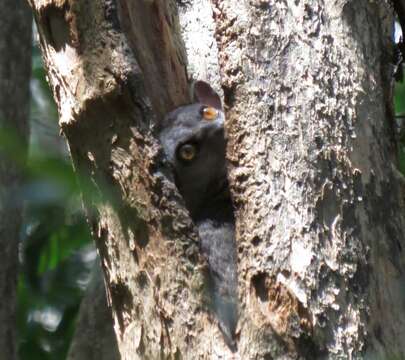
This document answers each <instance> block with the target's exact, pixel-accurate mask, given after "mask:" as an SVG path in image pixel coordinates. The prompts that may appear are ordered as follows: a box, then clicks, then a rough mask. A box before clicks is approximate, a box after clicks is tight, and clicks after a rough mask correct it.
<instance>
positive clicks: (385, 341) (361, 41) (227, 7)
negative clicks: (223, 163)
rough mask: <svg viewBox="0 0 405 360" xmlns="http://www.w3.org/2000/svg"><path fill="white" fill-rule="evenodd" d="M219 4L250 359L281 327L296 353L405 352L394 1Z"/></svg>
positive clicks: (267, 350)
mask: <svg viewBox="0 0 405 360" xmlns="http://www.w3.org/2000/svg"><path fill="white" fill-rule="evenodd" d="M214 3H215V6H216V10H215V14H216V22H217V37H218V42H219V54H220V59H221V64H220V65H221V70H222V83H223V85H224V89H225V90H224V92H225V100H226V102H227V104H228V106H229V111H228V112H227V120H228V125H229V126H228V129H229V133H230V139H231V143H230V151H229V154H230V160H231V163H232V171H231V174H230V176H231V179H232V181H231V183H232V184H233V192H234V199H235V202H236V203H237V204H238V206H237V208H238V216H237V218H238V219H239V223H238V239H239V254H240V258H239V271H240V273H239V284H240V298H241V300H242V304H243V310H242V316H243V319H242V321H241V324H243V325H242V329H241V332H242V334H243V336H242V337H241V341H240V343H239V351H240V353H241V354H242V358H249V359H250V358H255V356H259V357H266V356H271V358H274V357H277V356H280V355H279V354H280V352H279V351H280V348H279V347H278V349H277V351H275V350H274V348H272V342H271V341H268V342H267V344H263V343H260V344H257V342H256V343H255V346H252V339H257V338H258V337H261V338H271V337H273V338H274V337H276V338H277V337H278V338H279V339H281V342H282V343H284V344H285V353H288V356H289V357H297V356H303V357H306V358H315V357H322V358H323V357H326V358H349V357H353V358H359V357H362V356H366V357H367V358H378V359H383V358H389V357H390V356H391V357H392V356H395V357H396V358H402V357H403V356H404V351H405V347H404V342H403V341H402V339H403V336H402V334H404V331H405V322H404V319H405V318H404V310H405V309H404V291H403V290H404V285H403V284H404V274H403V269H404V268H403V266H404V256H403V252H402V249H403V246H404V222H403V216H402V209H401V207H400V201H399V200H400V197H401V196H400V189H399V184H398V180H397V179H396V177H395V176H394V175H395V172H394V170H393V167H395V153H396V151H395V145H394V143H393V135H394V133H393V128H392V124H393V113H392V105H391V101H392V99H391V83H392V81H391V78H392V64H391V59H392V54H393V49H392V46H393V45H392V39H391V31H392V21H393V19H392V15H393V14H392V11H391V7H390V6H389V4H387V3H384V2H378V3H371V2H369V1H358V0H356V1H315V2H314V1H300V2H294V1H281V2H280V1H250V2H249V5H248V3H246V2H240V1H237V0H235V1H233V0H231V1H214ZM283 353H284V352H283ZM285 353H284V354H285ZM365 354H366V355H365Z"/></svg>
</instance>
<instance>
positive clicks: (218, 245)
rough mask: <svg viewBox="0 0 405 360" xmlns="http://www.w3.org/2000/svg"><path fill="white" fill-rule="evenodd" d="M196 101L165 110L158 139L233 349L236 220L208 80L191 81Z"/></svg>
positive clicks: (218, 109) (220, 116) (216, 101)
mask: <svg viewBox="0 0 405 360" xmlns="http://www.w3.org/2000/svg"><path fill="white" fill-rule="evenodd" d="M194 97H195V99H196V101H197V102H196V103H194V104H191V105H187V106H182V107H179V108H177V109H175V110H174V111H172V112H170V113H169V114H168V115H167V116H166V117H165V119H164V121H163V123H162V127H161V129H160V136H159V137H160V141H161V143H162V146H163V149H164V151H165V154H166V157H167V159H168V160H169V162H170V163H171V165H172V167H173V171H174V176H175V182H176V186H177V188H178V189H179V191H180V193H181V195H182V196H183V198H184V201H185V204H186V207H187V209H188V210H189V212H190V215H191V218H192V219H193V221H194V223H195V224H196V226H197V228H198V233H199V237H200V240H201V243H200V248H201V252H202V254H203V255H204V256H205V257H206V259H207V262H208V266H209V274H210V276H209V278H210V284H209V286H208V289H209V292H210V295H211V296H210V298H211V299H212V301H211V304H210V305H211V308H212V311H213V312H214V314H215V315H216V317H217V319H218V322H219V327H220V329H221V331H222V333H223V335H224V338H225V341H226V343H227V344H228V346H229V347H230V348H231V349H232V350H234V349H235V341H234V336H235V327H236V322H237V273H236V270H237V269H236V246H235V226H234V224H235V220H234V214H233V208H232V202H231V198H230V193H229V187H228V181H227V171H226V160H225V152H226V141H225V136H224V119H225V118H224V113H223V111H222V105H221V99H220V97H219V95H218V94H217V93H216V92H215V91H214V90H213V89H212V88H211V86H210V85H209V84H207V83H206V82H203V81H197V82H196V83H195V84H194Z"/></svg>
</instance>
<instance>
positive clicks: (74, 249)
mask: <svg viewBox="0 0 405 360" xmlns="http://www.w3.org/2000/svg"><path fill="white" fill-rule="evenodd" d="M32 64H33V69H32V79H31V94H32V101H31V120H30V126H31V141H30V152H29V157H28V161H27V165H26V166H24V169H23V171H24V173H25V183H24V184H23V186H22V188H21V192H20V196H21V197H22V198H23V199H24V201H25V204H26V207H25V213H24V218H25V220H24V224H23V227H22V230H21V251H20V254H21V267H20V270H21V271H20V275H19V283H18V319H17V322H18V333H19V356H20V359H22V360H36V359H38V360H39V359H41V360H48V359H49V360H50V359H55V360H56V359H57V360H61V359H64V358H66V353H67V350H68V347H69V344H70V340H71V338H72V335H73V333H74V321H75V318H76V316H77V313H78V309H79V305H80V301H81V298H82V296H83V292H84V289H85V287H86V285H87V283H88V280H89V274H90V271H91V269H92V267H93V264H94V260H95V257H96V253H95V250H94V247H93V246H92V245H90V234H89V230H88V226H87V224H86V221H85V217H84V214H83V211H82V210H81V206H80V195H79V187H78V185H77V181H76V177H75V174H74V172H73V168H72V165H71V163H70V160H69V158H68V154H67V150H66V145H65V144H64V142H65V140H64V139H62V138H61V137H60V136H59V134H58V131H59V130H58V124H57V121H58V119H57V110H56V108H55V105H54V103H53V99H52V96H51V92H50V90H49V87H48V84H47V82H46V79H45V71H44V68H43V66H42V61H41V57H40V53H39V50H38V48H37V47H33V61H32ZM0 143H1V147H2V148H1V150H2V151H3V152H4V153H6V154H9V156H10V157H12V159H13V160H14V161H15V162H16V163H17V164H23V162H22V161H21V160H22V159H23V157H22V156H23V155H22V154H21V150H20V149H21V147H19V142H18V139H17V138H16V137H15V136H14V135H13V133H12V132H10V131H3V132H2V133H0Z"/></svg>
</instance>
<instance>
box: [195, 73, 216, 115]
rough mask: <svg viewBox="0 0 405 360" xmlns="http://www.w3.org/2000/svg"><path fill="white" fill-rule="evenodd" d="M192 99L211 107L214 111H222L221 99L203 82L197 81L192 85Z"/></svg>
mask: <svg viewBox="0 0 405 360" xmlns="http://www.w3.org/2000/svg"><path fill="white" fill-rule="evenodd" d="M193 93H194V98H195V99H196V100H197V102H199V103H201V104H204V105H208V106H212V107H213V108H215V109H218V110H222V104H221V98H220V97H219V95H218V94H217V93H216V92H215V90H214V89H213V88H212V87H211V86H210V85H209V84H208V83H206V82H205V81H201V80H198V81H196V82H195V83H194V91H193Z"/></svg>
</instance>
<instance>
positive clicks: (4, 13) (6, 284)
mask: <svg viewBox="0 0 405 360" xmlns="http://www.w3.org/2000/svg"><path fill="white" fill-rule="evenodd" d="M0 8H1V12H0V31H1V34H2V35H1V36H0V54H1V56H0V132H1V136H2V137H4V138H5V140H8V141H10V143H13V140H12V139H14V146H15V149H10V148H7V147H6V146H5V147H4V148H3V149H2V153H1V155H0V258H1V261H0V302H1V306H0V324H1V326H0V349H1V350H0V351H1V353H0V358H2V359H7V360H13V359H16V356H17V339H16V326H17V324H16V302H17V299H16V288H17V276H18V242H19V232H20V225H21V215H22V201H21V194H20V193H19V189H20V185H21V181H22V174H23V170H24V169H23V166H24V164H25V158H26V154H27V143H28V133H29V131H28V120H29V109H30V107H29V81H30V74H31V26H32V24H31V22H32V19H31V12H30V10H29V8H28V6H27V4H26V3H25V1H24V0H1V1H0ZM5 143H6V141H3V145H4V144H5Z"/></svg>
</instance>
